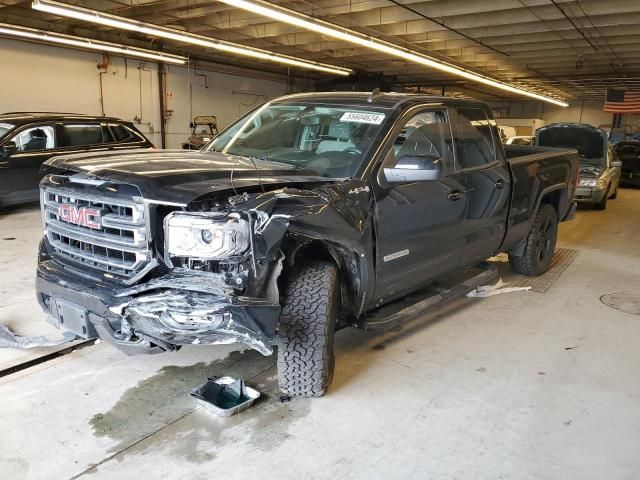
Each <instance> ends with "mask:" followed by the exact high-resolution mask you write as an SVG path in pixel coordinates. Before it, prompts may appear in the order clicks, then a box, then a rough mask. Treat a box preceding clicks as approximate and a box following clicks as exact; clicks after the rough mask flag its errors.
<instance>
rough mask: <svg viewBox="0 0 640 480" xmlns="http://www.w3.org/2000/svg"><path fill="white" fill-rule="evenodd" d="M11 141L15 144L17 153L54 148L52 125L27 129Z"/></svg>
mask: <svg viewBox="0 0 640 480" xmlns="http://www.w3.org/2000/svg"><path fill="white" fill-rule="evenodd" d="M11 140H12V141H14V142H16V147H17V149H18V151H19V152H31V151H37V150H49V149H52V148H56V143H55V132H54V128H53V126H52V125H38V126H37V127H31V128H27V129H25V130H22V131H21V132H20V133H18V134H17V135H15V136H14V137H13V138H12V139H11Z"/></svg>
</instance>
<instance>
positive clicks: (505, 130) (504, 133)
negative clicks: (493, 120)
mask: <svg viewBox="0 0 640 480" xmlns="http://www.w3.org/2000/svg"><path fill="white" fill-rule="evenodd" d="M498 133H499V135H500V141H501V142H502V143H504V141H505V140H506V139H507V138H509V137H517V136H518V132H517V131H516V128H515V127H510V126H509V125H498Z"/></svg>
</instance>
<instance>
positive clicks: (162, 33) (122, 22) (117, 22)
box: [32, 0, 352, 76]
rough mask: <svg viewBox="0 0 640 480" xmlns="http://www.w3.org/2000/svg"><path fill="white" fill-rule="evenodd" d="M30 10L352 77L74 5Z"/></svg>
mask: <svg viewBox="0 0 640 480" xmlns="http://www.w3.org/2000/svg"><path fill="white" fill-rule="evenodd" d="M32 7H33V8H34V9H35V10H39V11H41V12H46V13H51V14H53V15H59V16H61V17H67V18H75V19H77V20H84V21H86V22H91V23H98V24H100V25H106V26H108V27H113V28H119V29H122V30H129V31H133V32H138V33H142V34H144V35H149V36H152V37H160V38H166V39H168V40H174V41H176V42H182V43H189V44H192V45H198V46H200V47H204V48H213V49H215V50H220V51H223V52H228V53H233V54H235V55H243V56H246V57H252V58H257V59H260V60H266V61H269V62H276V63H281V64H285V65H289V66H292V67H300V68H304V69H308V70H316V71H319V72H324V73H331V74H334V75H344V76H346V75H350V74H351V73H352V70H350V69H348V68H342V67H336V66H333V65H328V64H326V63H320V62H314V61H311V60H303V59H299V58H296V57H290V56H288V55H281V54H279V53H275V52H271V51H269V50H262V49H259V48H253V47H248V46H244V45H240V44H237V43H231V42H225V41H223V40H217V39H214V38H211V37H205V36H203V35H197V34H194V33H186V32H181V31H180V30H175V29H172V28H166V27H161V26H159V25H153V24H150V23H145V22H139V21H137V20H131V19H128V18H125V17H119V16H116V15H111V14H107V13H102V12H98V11H96V10H91V9H88V8H82V7H76V6H75V5H68V4H66V3H61V2H55V1H52V0H34V2H33V4H32Z"/></svg>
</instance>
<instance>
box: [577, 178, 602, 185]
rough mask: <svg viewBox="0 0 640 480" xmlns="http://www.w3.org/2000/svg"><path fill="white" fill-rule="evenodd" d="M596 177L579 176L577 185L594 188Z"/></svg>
mask: <svg viewBox="0 0 640 480" xmlns="http://www.w3.org/2000/svg"><path fill="white" fill-rule="evenodd" d="M596 183H597V181H596V179H595V178H588V177H587V178H581V179H580V182H579V183H578V186H579V187H588V188H594V187H595V186H596Z"/></svg>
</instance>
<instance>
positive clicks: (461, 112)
mask: <svg viewBox="0 0 640 480" xmlns="http://www.w3.org/2000/svg"><path fill="white" fill-rule="evenodd" d="M492 129H493V125H492V122H491V121H490V120H489V117H487V114H486V113H485V111H484V110H482V109H481V108H459V109H458V138H457V139H456V153H457V158H458V166H459V168H461V169H465V168H474V167H481V166H483V165H487V164H490V163H493V162H494V161H495V160H496V150H495V144H494V140H493V132H492Z"/></svg>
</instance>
